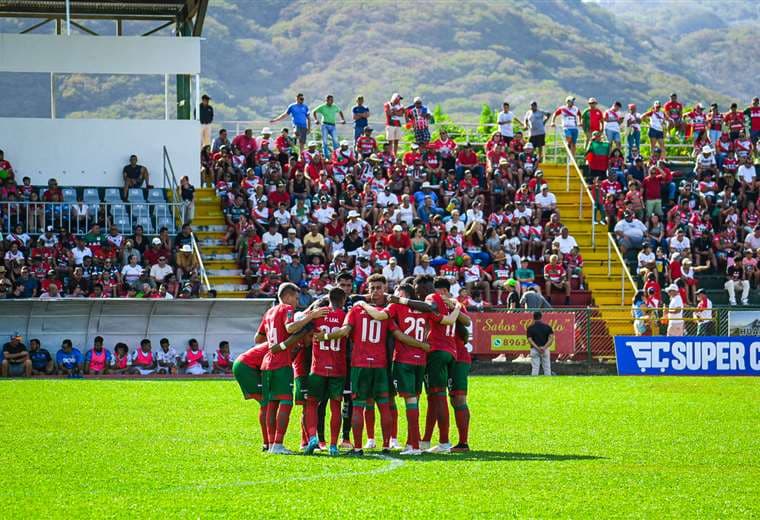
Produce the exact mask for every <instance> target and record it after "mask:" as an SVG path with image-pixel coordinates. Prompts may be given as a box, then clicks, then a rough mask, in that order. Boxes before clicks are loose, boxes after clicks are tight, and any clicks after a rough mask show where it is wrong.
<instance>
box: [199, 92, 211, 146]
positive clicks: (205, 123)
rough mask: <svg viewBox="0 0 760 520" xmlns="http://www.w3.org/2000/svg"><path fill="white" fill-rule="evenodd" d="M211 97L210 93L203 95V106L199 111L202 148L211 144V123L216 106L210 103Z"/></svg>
mask: <svg viewBox="0 0 760 520" xmlns="http://www.w3.org/2000/svg"><path fill="white" fill-rule="evenodd" d="M209 101H211V98H210V97H209V96H208V94H203V95H202V96H201V106H200V109H199V111H198V119H199V120H200V122H201V148H203V147H204V146H206V145H209V144H211V123H213V122H214V107H212V106H211V105H210V104H209Z"/></svg>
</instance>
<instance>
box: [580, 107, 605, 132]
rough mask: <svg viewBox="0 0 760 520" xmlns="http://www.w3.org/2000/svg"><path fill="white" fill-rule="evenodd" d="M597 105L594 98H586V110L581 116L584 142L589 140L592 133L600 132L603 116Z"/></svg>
mask: <svg viewBox="0 0 760 520" xmlns="http://www.w3.org/2000/svg"><path fill="white" fill-rule="evenodd" d="M598 104H599V102H598V101H597V100H596V98H593V97H592V98H588V108H587V109H586V110H584V111H583V114H581V120H582V121H583V133H585V134H586V140H588V139H589V138H590V136H591V134H592V133H594V132H601V131H602V123H603V121H604V114H603V113H602V111H601V110H599V107H598Z"/></svg>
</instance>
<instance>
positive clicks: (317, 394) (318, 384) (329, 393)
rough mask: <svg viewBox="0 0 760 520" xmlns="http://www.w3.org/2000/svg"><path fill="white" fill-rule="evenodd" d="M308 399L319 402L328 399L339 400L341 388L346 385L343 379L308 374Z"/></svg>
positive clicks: (341, 393) (341, 394) (341, 392)
mask: <svg viewBox="0 0 760 520" xmlns="http://www.w3.org/2000/svg"><path fill="white" fill-rule="evenodd" d="M308 385H309V397H311V398H313V399H316V400H317V401H319V402H322V401H326V400H328V399H335V400H340V399H341V397H342V396H343V387H344V386H345V385H346V378H345V377H333V376H330V377H327V376H320V375H317V374H309V383H308Z"/></svg>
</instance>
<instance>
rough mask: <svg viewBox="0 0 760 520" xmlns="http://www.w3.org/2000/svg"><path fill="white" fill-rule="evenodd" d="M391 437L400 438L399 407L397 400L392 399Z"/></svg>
mask: <svg viewBox="0 0 760 520" xmlns="http://www.w3.org/2000/svg"><path fill="white" fill-rule="evenodd" d="M390 404H391V420H392V423H391V439H398V408H397V407H396V400H395V399H392V400H391V403H390Z"/></svg>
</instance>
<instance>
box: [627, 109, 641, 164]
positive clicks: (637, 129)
mask: <svg viewBox="0 0 760 520" xmlns="http://www.w3.org/2000/svg"><path fill="white" fill-rule="evenodd" d="M623 122H624V123H625V127H626V130H627V136H626V142H627V143H628V160H629V161H632V160H634V159H635V157H634V156H633V152H634V149H635V150H636V152H638V151H639V150H640V149H641V114H640V113H638V112H637V111H636V105H634V104H633V103H631V104H629V105H628V113H627V114H626V115H625V118H623Z"/></svg>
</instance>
